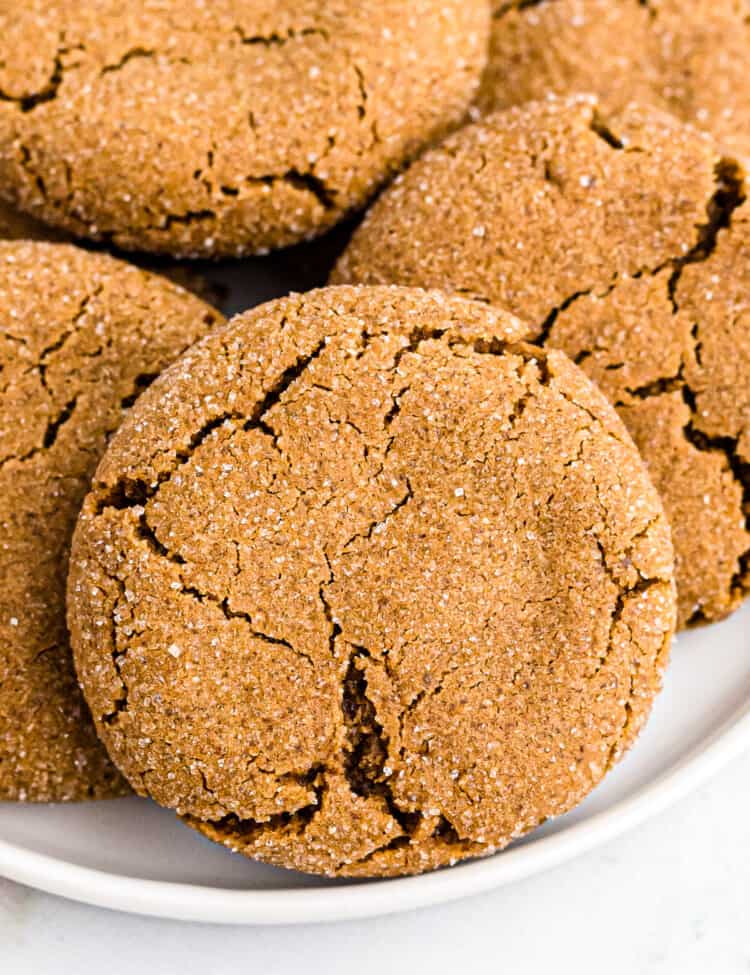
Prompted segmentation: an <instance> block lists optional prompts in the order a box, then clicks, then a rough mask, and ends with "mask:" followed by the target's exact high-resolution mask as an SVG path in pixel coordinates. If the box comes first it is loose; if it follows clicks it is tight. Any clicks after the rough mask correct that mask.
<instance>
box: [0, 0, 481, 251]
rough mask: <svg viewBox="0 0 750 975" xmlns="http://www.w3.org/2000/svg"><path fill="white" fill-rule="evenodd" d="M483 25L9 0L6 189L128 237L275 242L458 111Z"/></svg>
mask: <svg viewBox="0 0 750 975" xmlns="http://www.w3.org/2000/svg"><path fill="white" fill-rule="evenodd" d="M21 8H22V9H21ZM488 35H489V8H488V6H487V3H486V0H412V2H410V3H409V4H408V5H406V6H405V5H404V4H403V3H402V2H401V0H356V2H355V0H343V2H339V3H336V4H332V3H329V2H327V0H304V2H299V0H294V2H292V0H275V2H272V0H252V2H247V0H215V2H212V3H210V4H209V3H207V4H203V3H201V4H195V3H191V2H187V0H168V2H165V3H159V4H146V3H143V2H142V0H141V2H137V3H135V4H126V5H123V4H122V3H121V2H119V0H55V2H52V3H50V2H49V0H29V2H28V3H24V4H23V5H19V4H18V3H14V2H8V0H6V2H4V3H0V92H2V100H0V186H2V187H5V188H7V189H6V190H5V192H6V194H7V197H8V201H9V202H12V203H15V204H17V205H18V206H19V207H20V208H21V209H23V210H25V211H26V212H28V213H30V214H31V215H33V216H35V217H37V218H39V219H42V220H44V221H45V222H48V223H50V224H52V225H53V226H56V227H60V228H63V229H65V230H67V231H70V232H71V233H73V234H74V235H76V236H78V237H91V238H94V239H96V240H101V241H104V242H108V243H111V244H114V245H116V246H117V247H119V248H123V249H126V250H132V249H137V250H144V251H151V252H156V253H163V254H171V255H173V256H176V257H217V256H238V255H242V254H250V253H260V252H264V251H266V250H268V249H269V248H275V247H282V246H285V245H287V244H291V243H294V242H296V241H300V240H303V239H305V238H308V237H311V236H314V235H317V234H319V233H320V232H321V231H323V230H324V229H326V228H328V227H331V226H332V225H333V224H335V223H337V222H338V221H339V220H340V219H341V218H342V216H343V215H344V214H346V213H347V212H349V211H351V210H353V209H356V208H358V207H360V206H362V205H363V204H364V203H365V201H366V200H367V199H368V197H369V196H370V195H371V194H372V193H373V192H374V191H375V190H376V189H377V187H378V186H379V185H380V184H381V183H383V182H384V181H385V180H386V179H387V178H388V177H389V176H390V175H391V174H392V173H393V172H394V171H395V170H397V169H398V168H399V167H400V166H402V164H403V163H404V161H405V160H406V159H407V158H408V157H410V156H412V155H414V154H415V153H416V152H417V151H418V150H419V149H420V148H421V147H422V146H424V145H425V144H426V143H427V142H428V141H430V140H431V139H433V138H435V137H436V136H438V135H440V134H441V133H444V132H445V131H446V129H447V128H448V127H449V126H451V125H452V124H454V123H455V122H457V121H458V120H459V119H460V118H461V117H462V115H463V114H464V112H465V110H466V108H467V106H468V104H469V102H470V100H471V99H472V98H473V97H474V96H475V94H476V92H477V88H478V83H479V75H480V72H481V69H482V67H483V65H484V62H485V60H486V46H487V39H488Z"/></svg>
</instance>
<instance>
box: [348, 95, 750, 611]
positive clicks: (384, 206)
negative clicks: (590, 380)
mask: <svg viewBox="0 0 750 975" xmlns="http://www.w3.org/2000/svg"><path fill="white" fill-rule="evenodd" d="M744 195H745V189H744V183H743V174H742V173H741V172H740V170H739V169H738V167H737V166H736V164H734V163H733V162H732V161H731V160H729V159H719V158H718V157H717V156H716V155H715V152H714V150H713V149H712V147H711V145H710V144H709V143H708V141H707V140H705V139H704V138H703V137H702V136H699V135H698V134H697V133H696V132H694V131H693V130H692V129H690V128H689V127H688V126H685V125H684V124H682V123H680V122H677V121H673V120H671V119H669V118H668V117H666V116H661V115H659V114H657V113H655V112H653V111H651V110H648V111H646V110H640V109H638V108H635V107H632V106H631V107H630V108H629V109H627V110H626V111H625V112H623V113H621V114H619V115H613V116H611V117H610V118H609V119H608V120H605V118H604V117H603V116H602V114H601V113H600V111H599V109H598V108H597V107H596V105H595V104H594V103H592V102H591V101H590V100H586V99H572V100H563V101H548V102H546V103H534V104H529V105H528V106H525V107H523V108H522V109H511V110H509V111H508V112H504V113H498V114H496V115H493V116H491V117H489V118H488V119H487V120H486V121H485V123H484V124H479V125H475V126H470V127H468V128H466V129H465V130H463V131H462V132H461V133H459V134H457V135H455V136H453V137H452V138H450V139H449V140H447V141H446V143H445V144H444V145H443V146H442V147H441V148H438V149H436V150H434V151H433V152H430V153H427V154H426V155H425V157H424V158H423V159H422V160H421V161H419V162H417V163H416V164H415V165H414V166H413V167H412V168H411V169H410V170H409V171H408V172H407V173H406V174H405V175H404V176H403V177H402V178H400V179H399V181H398V182H397V184H396V185H395V186H394V187H393V188H392V189H390V190H388V191H387V192H386V193H385V194H384V195H383V196H382V197H381V199H380V200H379V201H378V203H377V204H376V205H375V207H374V208H373V209H372V211H371V212H370V214H369V215H368V217H367V218H366V220H365V222H364V224H363V226H362V227H361V229H360V230H359V231H358V232H357V233H356V234H355V236H354V239H353V241H352V243H351V245H350V247H349V249H348V251H346V252H345V254H344V256H343V258H342V259H341V261H340V263H339V265H338V268H337V271H336V272H335V274H334V280H336V281H339V282H341V281H353V282H364V283H379V282H389V281H390V282H397V283H401V284H410V285H424V286H425V287H441V288H445V289H447V290H458V291H462V292H464V291H465V292H469V293H470V294H473V295H475V296H479V297H482V298H483V299H484V300H486V301H490V302H493V303H497V304H498V305H501V306H504V307H506V308H509V309H510V310H511V311H512V312H513V313H514V314H517V315H519V316H521V317H523V318H525V319H526V320H527V321H530V322H533V323H535V324H534V325H533V327H531V328H530V329H529V332H528V334H527V337H528V338H529V339H533V340H535V341H538V342H544V343H549V344H552V345H555V346H558V347H560V348H563V349H564V350H565V351H566V352H567V353H568V354H569V355H570V356H571V357H572V358H573V359H575V361H577V362H578V363H579V364H580V365H581V366H582V367H583V369H584V370H586V371H587V372H588V373H589V374H590V375H591V376H593V377H594V378H595V379H596V381H597V382H598V383H600V384H601V386H602V388H603V389H604V390H605V391H606V392H607V393H608V394H609V396H610V397H611V398H612V400H613V401H614V402H615V403H616V404H617V406H618V407H619V408H620V410H621V415H622V417H623V419H625V421H626V424H627V425H628V427H629V429H630V431H631V433H632V434H633V436H634V438H635V440H636V443H637V444H638V446H639V447H640V449H641V451H642V453H643V456H644V458H645V459H646V461H647V464H648V466H649V468H650V470H651V474H652V476H653V478H654V480H655V483H656V485H657V487H658V488H659V490H660V491H661V494H662V498H663V500H664V505H665V508H666V510H667V514H668V516H669V517H670V520H671V522H672V529H673V536H674V543H675V551H676V557H677V587H678V592H679V605H680V623H681V624H682V625H685V624H687V623H689V622H698V621H701V620H715V619H720V618H721V617H723V616H725V615H727V614H728V613H729V612H731V610H732V609H734V608H735V607H736V605H737V604H738V602H739V601H740V599H741V598H742V596H743V594H744V593H745V592H746V591H747V590H748V588H750V557H749V556H750V533H749V532H748V524H747V517H748V514H749V513H750V507H749V504H748V494H749V492H750V330H748V316H750V224H749V222H748V217H749V214H750V208H749V207H748V205H747V204H744V205H740V202H741V200H742V199H743V198H744ZM725 225H729V226H728V227H727V228H726V229H721V228H722V227H724V226H725Z"/></svg>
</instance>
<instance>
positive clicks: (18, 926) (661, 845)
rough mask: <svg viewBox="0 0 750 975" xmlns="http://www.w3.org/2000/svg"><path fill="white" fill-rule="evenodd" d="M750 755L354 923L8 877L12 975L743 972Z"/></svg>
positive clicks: (6, 947)
mask: <svg viewBox="0 0 750 975" xmlns="http://www.w3.org/2000/svg"><path fill="white" fill-rule="evenodd" d="M749 806H750V754H749V755H748V756H747V757H746V758H744V759H741V760H738V761H735V762H734V763H733V764H732V765H731V766H730V767H728V768H727V769H726V770H725V771H724V772H722V773H721V774H720V775H719V776H718V777H716V778H715V779H714V780H712V781H711V782H710V783H709V784H708V785H706V786H704V787H703V788H702V789H701V790H699V791H698V792H695V793H693V794H692V795H691V796H690V797H689V798H688V799H686V800H684V801H683V802H681V803H679V804H678V805H676V806H674V807H673V808H672V809H670V810H669V811H668V812H666V813H664V814H662V815H661V816H658V817H656V818H655V819H653V820H651V821H650V822H649V823H648V824H647V825H644V826H641V827H639V828H638V829H635V830H633V831H632V832H630V833H628V834H627V835H626V836H623V837H621V838H619V839H617V840H615V841H612V842H610V843H608V844H607V845H605V846H603V847H601V848H600V849H599V850H597V851H596V852H592V853H589V854H587V855H585V856H583V857H580V858H579V859H577V860H574V861H572V862H571V863H568V864H566V865H565V866H562V867H557V868H556V869H554V870H551V871H549V872H547V873H544V874H542V875H540V876H538V877H534V878H532V879H529V880H525V881H521V882H520V883H518V884H515V885H514V886H513V887H508V888H505V889H503V890H498V891H495V892H493V893H490V894H484V895H482V896H480V897H473V898H470V899H467V900H463V901H460V902H458V903H455V904H449V905H446V906H444V907H439V908H432V909H430V910H426V911H419V912H412V913H409V914H403V915H398V916H394V917H388V918H380V919H375V920H370V921H358V922H350V923H347V924H335V925H317V926H303V927H299V928H295V929H293V930H290V929H285V928H242V927H236V928H217V927H214V926H212V925H199V924H181V923H179V922H171V921H156V920H151V919H144V918H138V917H134V916H128V915H125V914H116V913H112V912H110V911H103V910H99V909H95V908H90V907H83V906H81V905H79V904H74V903H72V902H70V901H63V900H58V899H56V898H53V897H49V896H47V895H45V894H40V893H38V892H36V891H32V890H29V889H28V888H25V887H19V886H17V885H15V884H11V883H9V882H3V881H0V971H1V972H2V973H3V975H81V973H84V972H88V971H95V972H96V971H100V970H101V971H103V972H106V973H107V975H132V973H133V972H143V973H145V975H175V973H179V975H228V973H233V972H239V973H243V975H244V973H245V972H253V973H259V975H390V973H394V975H400V973H404V975H455V973H459V975H463V973H466V975H483V973H485V972H493V973H494V972H502V973H507V975H552V973H559V975H567V973H568V972H575V973H576V975H589V973H590V975H707V973H711V975H714V973H715V975H747V973H748V972H750V925H748V886H749V883H748V882H749V881H750V816H749V815H748V807H749Z"/></svg>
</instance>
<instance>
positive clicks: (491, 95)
mask: <svg viewBox="0 0 750 975" xmlns="http://www.w3.org/2000/svg"><path fill="white" fill-rule="evenodd" d="M749 20H750V3H748V0H690V2H689V3H685V2H683V0H541V2H540V0H536V2H531V3H529V2H527V0H494V3H493V20H492V34H491V42H490V59H489V64H488V67H487V70H486V72H485V75H484V77H483V79H482V86H481V90H480V95H479V99H478V104H479V106H480V107H481V108H482V109H483V110H485V111H489V110H492V109H500V108H508V107H510V106H511V105H517V104H520V103H522V102H526V101H530V100H533V99H537V98H543V97H544V96H545V95H546V94H547V93H548V92H550V91H552V92H556V93H558V94H572V93H576V92H582V91H585V92H590V93H592V94H596V95H598V96H600V97H601V99H602V100H603V102H604V103H605V104H606V105H607V107H608V109H610V110H612V111H619V110H621V109H622V108H624V107H625V106H626V105H627V104H628V102H630V101H632V100H634V99H635V100H639V101H643V102H645V103H647V104H650V105H654V106H655V107H657V108H661V109H663V110H664V111H668V112H671V113H673V114H674V115H676V116H677V117H678V118H680V119H683V120H684V121H686V122H691V123H693V124H694V125H696V126H698V127H700V128H702V129H707V130H708V131H710V132H712V133H713V134H714V135H715V136H716V137H717V138H718V139H719V141H720V143H721V145H722V146H723V147H724V149H725V150H727V151H729V152H733V153H737V154H741V155H743V156H750V91H749V90H748V85H747V78H748V72H749V71H750V43H748V22H749Z"/></svg>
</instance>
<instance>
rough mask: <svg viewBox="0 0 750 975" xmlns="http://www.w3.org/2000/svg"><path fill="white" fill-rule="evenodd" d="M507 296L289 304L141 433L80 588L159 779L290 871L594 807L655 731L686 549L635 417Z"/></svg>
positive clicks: (395, 296) (105, 720)
mask: <svg viewBox="0 0 750 975" xmlns="http://www.w3.org/2000/svg"><path fill="white" fill-rule="evenodd" d="M521 330H522V326H521V324H520V323H519V322H518V321H517V320H515V319H513V318H511V317H510V316H508V315H506V314H505V313H503V312H501V311H494V310H493V309H490V308H487V307H485V306H483V305H481V304H479V303H475V302H468V301H465V300H463V299H450V298H447V297H445V296H443V295H441V294H439V293H437V292H435V293H432V294H430V293H424V292H421V291H416V290H415V291H411V290H408V289H399V288H361V289H357V288H334V289H330V288H329V289H323V290H320V291H317V292H311V293H309V294H307V295H304V296H292V297H290V298H288V299H282V300H279V301H275V302H271V303H269V304H267V305H264V306H261V307H260V308H257V309H255V310H253V311H252V312H249V313H246V314H245V315H242V316H239V317H238V318H236V319H234V320H233V321H232V322H231V323H230V325H229V326H228V327H227V328H226V329H225V330H222V331H220V332H218V333H216V334H214V335H213V336H211V337H209V338H208V339H206V340H204V341H203V342H201V343H199V344H198V345H197V346H195V347H194V348H193V349H192V350H191V351H189V352H188V353H187V354H186V355H185V356H183V357H182V358H181V359H180V360H179V361H178V362H177V363H176V364H175V365H174V366H173V367H172V368H170V369H169V370H167V372H166V373H164V374H163V375H162V376H161V377H160V379H159V380H157V382H156V383H154V385H153V386H152V387H151V388H150V389H149V390H148V391H147V392H146V393H145V394H144V396H143V397H142V398H141V399H140V400H139V402H138V404H137V405H136V407H135V408H134V410H133V411H132V413H131V414H130V416H129V417H128V419H127V420H126V422H125V424H124V425H123V427H122V429H121V430H120V432H119V433H118V434H117V435H116V436H115V438H114V439H113V441H112V443H111V445H110V447H109V449H108V451H107V453H106V455H105V457H104V459H103V461H102V463H101V465H100V467H99V469H98V472H97V475H96V478H95V482H94V486H93V489H92V493H91V494H90V495H89V497H88V498H87V500H86V502H85V505H84V508H83V512H82V515H81V519H80V520H79V523H78V527H77V529H76V534H75V540H74V546H73V555H72V559H71V574H70V579H69V588H68V606H69V622H70V628H71V634H72V643H73V646H74V650H75V657H76V663H77V667H78V672H79V674H80V677H81V681H82V684H83V687H84V691H85V694H86V698H87V700H88V702H89V705H90V707H91V710H92V713H93V715H94V719H95V721H96V723H97V728H98V731H99V733H100V735H101V736H102V738H103V740H104V741H105V743H106V745H107V748H108V750H109V752H110V754H111V755H112V757H113V758H114V760H115V761H116V762H117V764H118V766H119V767H120V769H121V770H122V771H123V772H124V774H125V775H126V776H127V777H128V779H129V780H130V782H131V783H132V785H133V786H134V788H135V789H136V791H137V792H139V793H140V794H142V795H149V796H151V797H152V798H154V799H156V801H157V802H159V803H161V804H162V805H164V806H167V807H171V808H174V809H176V810H177V811H178V812H179V813H180V814H181V815H182V816H184V817H185V818H186V819H187V821H188V822H189V823H190V824H191V825H193V826H195V827H196V828H197V829H199V830H200V831H201V832H202V833H205V834H206V835H207V836H209V837H211V838H212V839H214V840H218V841H219V842H222V843H225V844H226V845H227V846H229V847H231V848H232V849H235V850H239V851H241V852H242V853H245V854H247V855H249V856H253V857H257V858H259V859H261V860H265V861H267V862H269V863H273V864H277V865H280V866H286V867H293V868H296V869H300V870H305V871H309V872H313V873H321V874H328V875H340V876H344V875H345V876H357V875H361V876H364V875H368V876H377V875H391V874H401V873H416V872H420V871H423V870H427V869H430V868H433V867H437V866H439V865H442V864H448V863H453V862H455V861H456V860H460V859H462V858H464V857H468V856H473V855H479V854H484V853H488V852H491V851H493V850H495V849H499V848H500V847H503V846H504V845H506V844H507V843H508V842H509V841H510V840H511V839H512V838H513V837H515V836H518V835H520V834H521V833H523V832H525V831H527V830H529V829H531V828H533V827H534V826H536V825H537V824H539V823H540V822H542V821H543V820H544V819H546V818H547V817H548V816H552V815H557V814H559V813H562V812H564V811H565V810H567V809H569V808H570V807H571V806H573V805H574V804H575V803H576V802H578V801H579V800H580V799H581V798H582V797H583V796H584V795H585V794H586V793H588V792H589V790H590V789H591V788H592V787H593V786H594V785H595V784H596V783H597V782H598V781H599V780H600V779H601V778H602V776H603V775H604V774H605V772H606V771H607V770H608V768H609V767H610V766H611V765H612V763H613V762H614V761H615V760H616V759H617V758H618V756H619V755H620V754H621V753H622V752H623V750H624V749H626V748H627V747H628V746H629V745H630V744H631V742H632V741H633V739H634V738H635V736H636V734H637V733H638V731H639V729H640V728H641V726H642V724H643V722H644V720H645V718H646V716H647V714H648V712H649V709H650V706H651V702H652V699H653V697H654V694H655V693H656V691H657V690H658V687H659V683H660V676H661V672H662V668H663V666H664V663H665V658H666V655H667V650H668V646H669V640H670V636H671V632H672V627H673V623H674V611H675V607H674V588H673V582H672V548H671V542H670V538H669V529H668V526H667V522H666V519H665V517H664V514H663V512H662V508H661V505H660V502H659V499H658V495H657V493H656V491H655V489H654V488H653V487H652V485H651V483H650V481H649V480H648V477H647V475H646V474H645V471H644V468H643V465H642V462H641V460H640V457H639V456H638V453H637V451H636V449H635V447H634V446H633V443H632V441H631V440H630V438H629V437H628V435H627V433H626V431H625V428H624V427H623V425H622V424H621V422H620V420H619V419H618V417H617V416H616V414H615V412H614V410H612V408H611V407H610V406H609V404H608V403H607V402H606V400H605V399H604V397H603V396H602V395H601V394H600V393H599V392H598V391H597V390H596V389H595V387H594V386H593V384H591V383H590V382H589V380H588V379H586V377H585V376H584V374H583V373H582V372H581V371H580V370H579V369H577V368H576V367H575V366H574V365H573V364H572V363H571V362H570V360H569V359H568V358H567V357H566V356H565V355H564V354H562V353H560V352H557V351H551V352H545V351H543V350H539V349H536V348H534V347H532V346H527V345H524V344H518V343H517V342H516V341H515V339H516V338H517V336H518V334H519V333H520V331H521Z"/></svg>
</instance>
